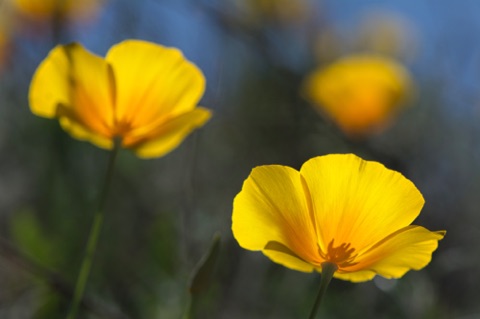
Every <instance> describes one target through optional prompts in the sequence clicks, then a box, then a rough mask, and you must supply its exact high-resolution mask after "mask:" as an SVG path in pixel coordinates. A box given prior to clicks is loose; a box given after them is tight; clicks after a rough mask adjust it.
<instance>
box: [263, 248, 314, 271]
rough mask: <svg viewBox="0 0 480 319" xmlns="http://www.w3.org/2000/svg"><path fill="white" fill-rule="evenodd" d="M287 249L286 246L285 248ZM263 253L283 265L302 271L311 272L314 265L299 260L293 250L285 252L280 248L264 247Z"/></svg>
mask: <svg viewBox="0 0 480 319" xmlns="http://www.w3.org/2000/svg"><path fill="white" fill-rule="evenodd" d="M287 251H288V248H287ZM262 252H263V254H264V255H265V256H267V257H268V258H270V259H271V260H272V261H274V262H276V263H277V264H280V265H282V266H285V267H287V268H290V269H293V270H298V271H303V272H312V271H313V269H314V266H313V265H312V264H309V263H307V262H306V261H303V260H301V259H300V258H299V257H298V256H296V255H295V254H294V253H293V252H285V250H284V251H282V250H275V249H271V248H267V249H264V250H263V251H262Z"/></svg>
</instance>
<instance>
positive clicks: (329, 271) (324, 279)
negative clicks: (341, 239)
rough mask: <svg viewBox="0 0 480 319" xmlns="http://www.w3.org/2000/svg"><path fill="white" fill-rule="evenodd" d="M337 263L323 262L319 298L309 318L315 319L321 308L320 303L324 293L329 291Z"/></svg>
mask: <svg viewBox="0 0 480 319" xmlns="http://www.w3.org/2000/svg"><path fill="white" fill-rule="evenodd" d="M337 269H338V268H337V265H335V264H333V263H330V262H324V263H322V275H321V279H320V280H321V281H320V290H319V291H318V295H317V299H316V300H315V304H314V305H313V308H312V312H310V316H309V317H308V318H309V319H315V316H316V315H317V312H318V309H319V308H320V303H321V302H322V298H323V295H324V294H325V292H326V291H327V287H328V284H329V283H330V281H331V280H332V278H333V274H334V273H335V271H337Z"/></svg>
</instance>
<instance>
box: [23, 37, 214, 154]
mask: <svg viewBox="0 0 480 319" xmlns="http://www.w3.org/2000/svg"><path fill="white" fill-rule="evenodd" d="M204 90H205V78H204V76H203V74H202V72H201V71H200V70H199V69H198V68H197V67H196V66H195V65H193V64H192V63H190V62H189V61H187V60H186V59H185V58H184V57H183V55H182V53H181V52H180V51H179V50H177V49H174V48H166V47H163V46H160V45H157V44H154V43H149V42H145V41H139V40H127V41H124V42H121V43H119V44H117V45H115V46H113V47H112V48H111V49H110V50H109V51H108V53H107V55H106V57H105V59H103V58H101V57H99V56H96V55H94V54H92V53H90V52H88V51H87V50H85V49H84V48H83V47H82V46H81V45H80V44H76V43H73V44H69V45H59V46H57V47H55V48H54V49H53V50H52V51H51V52H50V54H49V55H48V57H47V58H46V59H45V60H44V61H43V62H42V63H41V64H40V66H39V67H38V69H37V71H36V72H35V74H34V76H33V79H32V83H31V86H30V95H29V100H30V108H31V110H32V112H33V113H34V114H36V115H38V116H42V117H47V118H58V119H59V121H60V124H61V126H62V127H63V129H64V130H65V131H67V132H68V133H70V135H72V136H73V137H74V138H77V139H80V140H87V141H89V142H91V143H93V144H95V145H97V146H99V147H102V148H106V149H111V148H112V147H113V145H114V139H120V140H121V146H122V147H124V148H129V149H132V150H133V151H134V152H135V153H136V154H137V155H138V156H139V157H145V158H148V157H158V156H162V155H164V154H165V153H167V152H169V151H171V150H172V149H174V148H175V147H177V146H178V145H179V144H180V143H181V142H182V140H183V139H184V138H185V137H186V136H187V135H188V134H189V133H190V132H191V131H192V130H194V129H195V128H197V127H199V126H202V125H203V124H204V123H205V122H206V121H207V120H208V119H209V118H210V116H211V113H210V111H209V110H207V109H204V108H202V107H196V104H197V102H198V101H199V99H200V98H201V96H202V95H203V92H204Z"/></svg>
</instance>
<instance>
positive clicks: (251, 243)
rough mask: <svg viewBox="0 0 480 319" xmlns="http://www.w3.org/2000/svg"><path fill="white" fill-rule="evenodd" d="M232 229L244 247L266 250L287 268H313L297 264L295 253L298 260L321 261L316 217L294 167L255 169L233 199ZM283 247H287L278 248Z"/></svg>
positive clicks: (274, 166)
mask: <svg viewBox="0 0 480 319" xmlns="http://www.w3.org/2000/svg"><path fill="white" fill-rule="evenodd" d="M232 231H233V235H234V237H235V239H236V240H237V241H238V243H239V244H240V246H241V247H243V248H245V249H249V250H263V252H264V254H265V255H267V256H269V257H271V258H272V260H273V261H275V262H279V263H281V264H284V265H286V266H287V267H290V268H294V269H298V270H302V271H309V270H308V269H307V268H306V266H305V265H304V264H303V266H300V265H297V266H295V265H294V262H292V260H293V258H295V256H298V261H301V260H304V261H306V262H308V263H312V262H313V263H315V262H317V259H318V246H317V240H316V234H315V226H314V224H313V217H312V216H311V213H310V210H309V208H308V202H307V201H306V196H305V193H304V185H303V181H302V178H301V176H300V174H299V172H298V171H296V170H294V169H293V168H290V167H287V166H280V165H267V166H259V167H256V168H254V169H253V170H252V172H251V174H250V176H249V177H248V178H247V179H246V180H245V182H244V183H243V188H242V190H241V192H240V193H239V194H238V195H237V196H236V197H235V200H234V202H233V214H232ZM272 243H275V246H276V247H277V249H274V248H275V246H272ZM281 246H284V247H286V249H283V250H282V249H278V247H281ZM286 251H290V252H291V254H287V253H286ZM279 254H284V255H285V256H284V257H280V255H279ZM295 262H297V261H295ZM297 264H298V262H297Z"/></svg>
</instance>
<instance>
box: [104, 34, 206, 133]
mask: <svg viewBox="0 0 480 319" xmlns="http://www.w3.org/2000/svg"><path fill="white" fill-rule="evenodd" d="M106 61H107V62H108V63H109V64H110V65H111V66H112V68H113V72H114V74H115V83H116V121H117V123H119V124H120V125H122V124H123V125H128V126H129V128H131V129H138V128H141V127H144V126H151V125H152V124H155V123H156V122H158V121H166V120H168V119H170V118H173V117H175V116H177V115H179V114H182V113H185V112H189V111H191V110H193V109H194V108H195V106H196V105H197V103H198V101H199V99H200V97H201V96H202V94H203V92H204V90H205V78H204V76H203V74H202V72H201V71H200V70H199V69H198V68H197V67H196V66H195V65H193V64H192V63H190V62H189V61H188V60H186V59H185V58H184V57H183V55H182V53H181V52H180V51H179V50H177V49H174V48H166V47H163V46H160V45H157V44H153V43H149V42H145V41H140V40H127V41H123V42H121V43H119V44H117V45H115V46H113V47H112V48H111V49H110V50H109V52H108V54H107V56H106Z"/></svg>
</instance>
